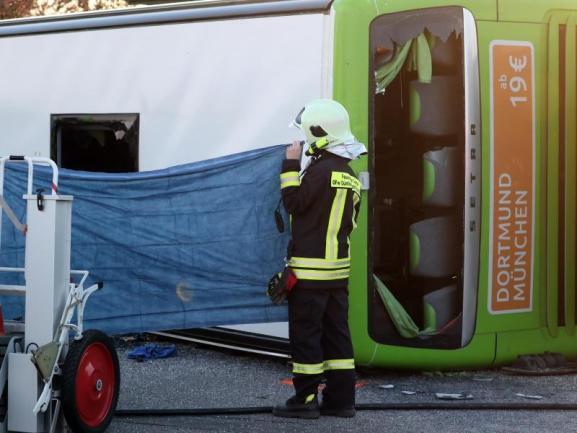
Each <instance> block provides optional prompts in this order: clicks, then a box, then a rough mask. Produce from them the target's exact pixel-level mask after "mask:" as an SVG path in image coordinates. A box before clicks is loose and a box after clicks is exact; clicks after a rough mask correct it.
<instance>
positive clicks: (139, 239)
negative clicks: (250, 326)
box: [0, 146, 288, 334]
mask: <svg viewBox="0 0 577 433" xmlns="http://www.w3.org/2000/svg"><path fill="white" fill-rule="evenodd" d="M283 155H284V147H283V146H274V147H270V148H266V149H261V150H256V151H250V152H245V153H241V154H237V155H231V156H226V157H222V158H217V159H213V160H208V161H202V162H198V163H192V164H186V165H181V166H177V167H171V168H169V169H166V170H158V171H151V172H142V173H130V174H104V173H88V172H79V171H72V170H61V172H60V180H59V184H60V185H59V193H60V194H69V195H72V196H74V201H73V206H72V209H73V210H72V264H71V266H72V269H86V270H89V271H90V281H89V283H91V282H94V281H103V282H104V289H103V290H101V291H100V292H97V293H96V294H94V295H93V296H92V297H91V298H90V299H89V301H88V304H87V309H86V317H85V326H86V327H87V328H97V329H101V330H103V331H106V332H108V333H112V334H118V333H128V332H144V331H155V330H166V329H185V328H195V327H204V326H214V325H225V324H241V323H263V322H273V321H283V320H286V318H287V312H286V308H285V307H282V306H281V307H279V306H274V305H272V304H271V302H270V301H269V299H268V298H267V296H266V294H265V292H266V285H267V282H268V280H269V278H270V277H271V276H272V275H273V273H275V272H278V271H280V270H281V269H282V266H283V258H284V256H285V253H286V245H287V242H288V234H287V233H286V232H285V233H283V234H281V233H279V232H278V231H277V229H276V225H275V221H274V210H275V208H276V206H277V204H278V201H279V198H280V190H279V180H278V173H279V171H280V165H281V161H282V158H283ZM49 177H50V172H49V170H40V169H35V188H37V187H41V186H43V185H48V179H49ZM36 179H38V180H36ZM25 180H26V174H25V170H24V165H14V164H12V165H10V164H9V165H7V170H6V175H5V180H4V190H5V191H4V192H5V198H6V200H7V201H8V203H9V204H10V206H11V207H12V208H13V209H14V211H15V213H16V215H17V216H19V218H20V220H21V221H23V220H25V201H24V200H23V199H22V194H23V193H24V191H25V185H26V183H25ZM46 191H49V188H48V187H46ZM285 219H286V216H285ZM0 266H16V267H23V266H24V236H23V235H22V234H20V233H19V232H17V231H16V230H15V228H14V226H13V225H12V224H11V223H10V221H9V220H8V219H7V218H6V216H5V215H3V221H2V239H1V249H0ZM12 278H13V277H12ZM3 282H5V283H15V281H6V277H4V280H3ZM19 283H20V284H23V281H19ZM2 303H3V307H4V315H5V316H8V317H10V318H15V317H22V316H23V315H24V311H23V303H22V299H18V298H5V299H3V300H2Z"/></svg>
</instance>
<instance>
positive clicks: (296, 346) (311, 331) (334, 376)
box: [289, 284, 355, 408]
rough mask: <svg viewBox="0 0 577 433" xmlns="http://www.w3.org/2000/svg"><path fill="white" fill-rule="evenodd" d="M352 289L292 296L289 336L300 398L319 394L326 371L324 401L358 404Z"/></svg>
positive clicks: (296, 290) (303, 291)
mask: <svg viewBox="0 0 577 433" xmlns="http://www.w3.org/2000/svg"><path fill="white" fill-rule="evenodd" d="M348 307H349V302H348V290H347V289H346V288H334V289H308V288H307V289H303V288H301V287H299V285H298V284H297V286H296V287H295V288H294V289H293V291H292V292H291V294H290V296H289V338H290V344H291V352H292V358H293V384H294V387H295V391H296V396H297V398H302V399H306V397H307V396H309V395H310V394H315V395H316V394H317V389H318V386H319V384H320V383H321V381H322V378H323V374H324V377H325V379H326V387H325V389H324V390H323V402H324V404H326V405H328V406H330V407H334V408H347V407H351V406H354V404H355V370H354V361H353V358H354V354H353V346H352V343H351V335H350V331H349V324H348Z"/></svg>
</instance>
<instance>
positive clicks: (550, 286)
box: [333, 0, 577, 369]
mask: <svg viewBox="0 0 577 433" xmlns="http://www.w3.org/2000/svg"><path fill="white" fill-rule="evenodd" d="M447 6H459V7H462V8H464V9H467V10H468V11H470V12H471V14H472V15H473V16H474V19H475V23H476V29H477V38H478V58H479V78H480V109H481V125H480V126H478V130H479V131H480V136H481V167H482V172H481V197H480V200H481V203H482V208H481V221H480V238H481V242H480V255H479V257H480V263H479V278H478V287H477V306H476V321H475V329H474V335H473V337H472V339H470V341H469V342H468V344H464V345H463V347H460V348H453V349H437V348H421V347H408V346H407V345H403V344H390V345H389V344H380V343H378V342H376V341H375V340H374V339H373V338H372V337H371V335H370V332H369V330H368V326H367V323H368V319H367V317H368V305H369V302H370V301H369V296H368V293H369V290H371V289H370V287H368V283H367V282H368V281H369V275H368V274H369V272H370V270H369V251H368V249H367V245H368V242H369V241H368V239H369V237H370V236H371V227H370V226H369V213H370V207H369V200H368V194H367V192H365V193H364V197H363V206H362V211H361V213H360V216H359V226H358V229H357V230H356V231H355V232H354V234H353V236H352V239H351V244H352V256H353V269H352V276H351V280H350V314H349V315H350V324H351V332H352V335H353V341H354V346H355V356H356V359H357V362H358V364H360V365H371V366H383V367H401V368H417V369H454V368H461V367H467V368H473V367H485V366H491V365H499V364H505V363H509V362H512V361H513V360H515V359H516V357H517V356H518V355H520V354H536V353H543V352H546V351H548V352H561V353H563V354H564V355H566V356H569V357H572V356H575V355H576V354H577V332H576V329H575V284H574V273H573V274H572V275H573V277H570V275H571V269H573V272H574V268H575V265H576V262H575V249H574V248H575V226H576V225H577V221H576V220H575V211H574V206H575V198H576V197H575V193H574V191H575V177H574V173H575V172H576V171H577V167H576V165H577V160H576V159H575V145H576V144H575V134H574V132H572V130H570V129H571V124H573V125H574V124H576V123H577V117H576V113H575V101H574V100H572V99H573V98H565V97H563V101H564V102H565V108H563V107H562V106H561V107H560V103H559V101H560V99H559V98H560V97H562V96H560V94H561V95H562V94H563V92H566V94H567V95H573V96H574V93H573V94H571V93H569V92H574V89H575V82H576V80H577V77H575V76H572V77H567V79H566V84H565V86H562V87H561V89H559V85H558V81H559V80H558V79H557V77H556V76H555V75H553V74H556V73H559V71H558V70H556V69H555V67H554V65H555V64H556V65H559V63H558V62H559V55H558V53H559V51H556V48H557V47H559V50H561V49H563V48H564V47H565V48H566V45H567V44H566V43H565V42H564V41H563V40H562V38H561V41H562V43H561V44H560V45H559V40H557V41H556V38H555V37H552V36H551V35H552V34H554V33H557V32H553V30H555V29H556V28H553V26H554V25H557V26H558V28H560V29H562V31H563V32H562V33H561V35H563V34H564V32H566V31H567V28H568V27H569V26H568V25H566V23H568V22H569V20H570V16H571V15H572V14H577V4H576V3H575V1H571V0H555V1H550V0H501V1H495V0H468V1H465V0H461V1H456V2H455V1H453V2H450V1H442V0H403V1H400V0H393V1H385V0H336V1H335V2H334V3H333V8H334V10H335V39H334V56H335V57H334V87H333V90H334V98H335V99H337V100H339V101H340V102H342V103H343V104H344V105H345V106H346V107H347V108H348V110H349V111H350V114H351V122H352V127H353V131H354V133H355V134H356V136H357V137H358V138H359V140H360V141H362V142H365V143H368V144H369V146H368V147H369V153H371V152H373V151H374V149H373V146H374V143H373V142H371V135H370V127H371V119H370V117H369V116H370V114H369V113H370V104H371V102H370V95H371V92H372V90H371V89H370V87H371V83H370V77H371V74H372V71H371V70H370V65H371V62H370V56H371V55H372V54H371V50H370V46H371V45H370V26H371V23H372V22H373V20H375V19H376V18H377V17H380V16H383V15H387V14H392V13H398V12H403V11H405V12H406V11H410V10H421V9H423V10H424V9H428V8H440V7H447ZM555 20H556V21H555ZM573 25H575V21H573ZM551 29H553V30H551ZM552 32H553V33H552ZM495 40H505V41H525V42H529V43H530V44H532V46H533V48H534V68H535V71H534V95H535V96H534V97H535V100H534V105H535V117H534V122H535V160H534V164H535V166H534V170H535V171H534V172H535V189H534V191H535V197H534V199H535V202H534V206H535V220H534V227H535V232H534V252H533V257H532V260H533V270H534V273H533V303H532V308H531V309H530V311H525V312H515V313H511V314H499V315H495V314H491V312H490V309H489V307H488V301H487V300H488V297H489V293H488V290H489V285H490V281H489V267H490V266H491V264H490V258H489V250H490V248H491V242H492V241H491V233H490V230H489V224H488V221H489V213H490V206H489V203H490V201H491V200H490V197H491V195H490V194H491V191H490V190H491V183H490V176H491V173H490V152H491V142H490V137H491V130H490V128H491V104H490V99H491V94H490V93H491V81H490V75H491V72H490V68H491V65H490V47H491V43H492V41H495ZM570 45H571V44H569V48H568V49H572V50H573V54H574V55H573V57H574V56H575V51H574V50H575V43H574V42H573V45H572V47H571V46H570ZM565 63H566V62H565V61H564V62H562V64H561V67H563V66H564V65H565ZM569 71H570V70H569ZM560 92H561V93H560ZM561 114H567V115H568V117H567V118H568V119H573V122H571V121H567V122H562V121H560V120H559V119H560V117H562V116H561ZM564 127H565V128H567V132H565V131H564V130H563V128H564ZM564 138H567V148H566V149H565V150H563V152H562V153H563V155H564V158H565V159H567V161H569V162H568V164H569V165H568V166H567V167H569V169H568V170H566V172H565V174H563V171H565V169H564V168H563V167H560V166H559V164H560V162H559V161H560V159H559V149H560V146H561V148H563V146H564V143H563V142H564V141H565V140H564ZM559 143H561V145H560V144H559ZM369 158H370V155H369ZM352 166H353V168H354V169H355V171H356V172H367V171H369V170H370V167H369V159H368V158H363V159H361V160H359V161H356V162H354V163H353V164H352ZM571 167H572V168H573V169H572V170H571V169H570V168H571ZM560 173H561V174H560ZM560 185H561V189H565V190H566V191H569V192H571V191H573V194H568V195H567V197H568V198H567V199H566V200H563V206H562V207H560V205H559V186H560ZM564 185H565V186H564ZM372 187H373V185H371V188H372ZM565 212H569V213H565ZM560 214H563V216H562V219H563V221H565V222H564V223H563V225H560V224H558V222H559V218H560V216H561V215H560ZM567 218H569V220H567ZM559 242H561V243H562V244H564V245H565V246H566V247H569V249H567V250H566V251H568V252H567V253H566V254H563V256H564V257H563V263H562V264H561V266H559V263H560V260H561V259H562V258H561V257H560V256H559V254H558V252H559ZM563 271H564V272H565V274H563V275H561V276H559V275H560V274H559V273H560V272H563ZM566 274H567V275H569V277H570V278H573V280H572V281H573V282H572V283H571V282H570V281H569V283H567V284H566V287H565V291H564V294H563V299H564V301H563V303H562V304H561V303H560V302H559V293H558V291H559V288H558V281H559V278H564V275H566Z"/></svg>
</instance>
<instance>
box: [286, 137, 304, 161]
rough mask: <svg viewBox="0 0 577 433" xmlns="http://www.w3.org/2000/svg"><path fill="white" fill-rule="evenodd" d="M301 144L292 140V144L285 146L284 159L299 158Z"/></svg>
mask: <svg viewBox="0 0 577 433" xmlns="http://www.w3.org/2000/svg"><path fill="white" fill-rule="evenodd" d="M301 151H302V145H301V142H300V141H293V144H291V145H289V146H287V148H286V159H301Z"/></svg>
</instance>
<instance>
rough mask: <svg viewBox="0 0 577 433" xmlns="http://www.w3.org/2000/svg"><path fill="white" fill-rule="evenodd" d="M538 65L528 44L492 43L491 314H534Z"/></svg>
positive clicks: (531, 47) (511, 42)
mask: <svg viewBox="0 0 577 433" xmlns="http://www.w3.org/2000/svg"><path fill="white" fill-rule="evenodd" d="M533 77H534V64H533V46H532V45H531V44H530V43H527V42H515V41H493V43H492V44H491V134H492V136H491V245H490V251H491V252H490V255H491V260H490V262H489V266H490V279H489V281H490V288H489V310H490V312H491V313H493V314H500V313H511V312H522V311H531V309H532V306H533V302H532V300H533V242H534V239H533V233H534V232H533V225H534V180H535V179H534V178H535V173H534V165H535V154H534V152H535V116H534V110H535V107H534V103H535V98H534V87H533V86H534V79H533Z"/></svg>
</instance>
